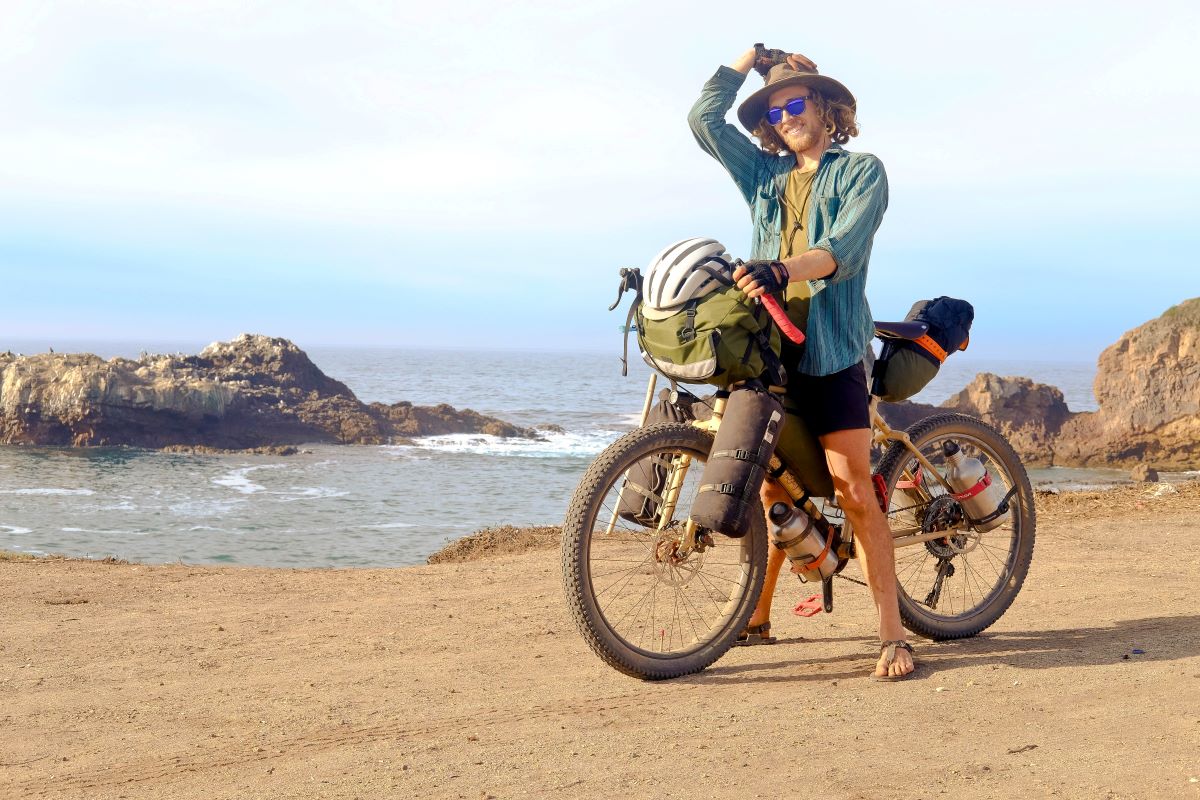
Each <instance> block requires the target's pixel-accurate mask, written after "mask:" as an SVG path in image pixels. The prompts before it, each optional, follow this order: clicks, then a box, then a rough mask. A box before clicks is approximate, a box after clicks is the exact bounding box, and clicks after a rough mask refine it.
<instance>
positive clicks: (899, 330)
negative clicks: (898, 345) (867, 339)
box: [875, 321, 929, 339]
mask: <svg viewBox="0 0 1200 800" xmlns="http://www.w3.org/2000/svg"><path fill="white" fill-rule="evenodd" d="M928 330H929V324H928V323H925V322H911V321H905V322H878V321H876V323H875V335H876V336H878V337H879V338H880V339H920V338H921V337H922V336H924V335H925V332H926V331H928Z"/></svg>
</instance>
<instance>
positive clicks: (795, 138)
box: [779, 126, 821, 153]
mask: <svg viewBox="0 0 1200 800" xmlns="http://www.w3.org/2000/svg"><path fill="white" fill-rule="evenodd" d="M779 138H780V139H782V140H783V143H784V144H785V145H787V148H788V149H789V150H791V151H792V152H793V153H802V152H804V151H806V150H811V149H812V148H813V147H815V146H816V145H817V144H818V143H819V142H820V141H821V137H820V135H819V134H818V133H817V132H816V131H814V130H813V129H812V128H809V127H808V126H805V127H803V128H800V129H799V130H796V131H791V130H789V129H784V130H782V131H779Z"/></svg>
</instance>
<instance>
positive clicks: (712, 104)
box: [688, 66, 767, 204]
mask: <svg viewBox="0 0 1200 800" xmlns="http://www.w3.org/2000/svg"><path fill="white" fill-rule="evenodd" d="M745 81H746V76H745V75H743V74H742V73H740V72H738V71H737V70H735V69H730V68H729V67H724V66H722V67H720V68H718V69H717V71H716V74H714V75H713V76H712V78H710V79H709V80H708V82H707V83H705V84H704V88H703V89H702V90H701V92H700V99H698V100H697V101H696V104H695V105H693V106H692V110H691V111H690V112H688V125H689V126H690V127H691V129H692V135H694V136H695V137H696V142H697V143H699V145H700V147H701V149H703V150H704V152H706V153H708V154H709V155H710V156H712V157H713V158H715V159H716V160H717V161H719V162H720V163H721V166H723V167H725V170H726V171H727V172H728V173H729V175H730V177H732V178H733V182H734V183H735V184H736V185H737V187H738V191H740V192H741V193H742V197H743V198H744V199H745V200H746V202H747V203H751V204H752V203H753V202H754V195H755V191H756V185H757V181H756V178H757V176H758V173H759V171H760V170H761V169H762V168H763V167H764V163H765V160H766V158H767V156H766V154H765V153H763V151H762V150H760V149H759V148H758V146H757V145H755V144H754V142H753V141H751V139H750V137H748V136H746V134H744V133H742V132H741V131H740V130H739V129H738V128H737V127H736V126H734V125H731V124H730V123H728V122H726V121H725V115H726V114H728V113H729V109H730V108H732V107H733V101H734V99H735V98H736V97H737V92H738V89H740V88H741V86H742V84H743V83H745Z"/></svg>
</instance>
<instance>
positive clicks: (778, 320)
mask: <svg viewBox="0 0 1200 800" xmlns="http://www.w3.org/2000/svg"><path fill="white" fill-rule="evenodd" d="M758 299H759V300H761V301H762V304H763V305H764V306H765V307H766V309H767V313H768V314H770V315H771V319H773V320H775V324H776V325H778V326H779V330H780V331H782V332H783V335H784V336H786V337H787V338H788V341H790V342H792V343H793V344H803V343H804V333H803V332H801V330H800V329H799V328H797V327H796V325H795V323H793V322H792V321H791V320H790V319H788V316H787V314H786V313H784V310H783V309H782V308H781V307H780V305H779V301H778V300H776V299H775V298H774V297H772V296H771V295H769V294H764V295H762V296H761V297H759V298H758Z"/></svg>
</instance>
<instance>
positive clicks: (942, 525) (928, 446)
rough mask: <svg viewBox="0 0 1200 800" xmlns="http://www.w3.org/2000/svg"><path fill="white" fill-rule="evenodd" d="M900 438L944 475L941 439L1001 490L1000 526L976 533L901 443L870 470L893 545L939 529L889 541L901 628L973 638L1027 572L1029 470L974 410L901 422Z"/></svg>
mask: <svg viewBox="0 0 1200 800" xmlns="http://www.w3.org/2000/svg"><path fill="white" fill-rule="evenodd" d="M908 435H909V438H910V439H911V440H912V443H913V445H914V446H916V447H917V449H919V450H920V451H921V453H922V455H924V456H925V458H926V459H928V460H929V461H930V462H931V463H932V464H933V466H934V467H935V468H936V469H937V470H938V472H939V473H941V474H943V475H944V474H945V473H946V463H945V456H944V455H943V454H942V444H943V443H945V442H948V441H953V442H956V443H957V444H958V446H959V448H960V449H961V450H962V452H963V454H964V455H965V456H968V457H972V458H977V459H979V461H981V462H982V463H983V466H984V468H986V469H987V471H988V473H989V474H990V475H991V476H992V480H993V482H995V481H999V482H1000V483H1001V484H1002V485H1003V488H1004V491H1005V492H1007V493H1009V501H1008V511H1007V513H1005V514H1004V515H1003V516H1002V517H1001V518H1000V520H1001V521H1000V524H999V525H998V526H997V527H995V528H993V529H992V530H988V531H986V532H984V531H980V530H978V529H977V527H976V526H973V525H972V524H971V523H970V521H969V520H968V519H967V515H966V514H965V513H964V509H963V507H962V506H961V505H960V504H959V502H958V501H957V500H955V499H954V498H953V497H951V496H950V493H949V492H947V491H946V489H945V487H944V486H942V484H941V483H939V482H938V481H937V479H936V478H934V477H932V476H930V475H928V474H927V471H926V470H925V469H924V468H923V467H922V466H921V464H920V462H919V461H918V460H917V459H916V457H915V456H914V455H913V454H912V452H911V451H910V450H909V449H908V448H907V447H905V446H904V445H903V444H901V443H899V442H897V443H895V444H893V445H892V446H891V448H890V449H889V450H888V451H887V453H886V454H885V455H884V457H883V459H882V460H881V461H880V463H879V467H878V469H877V470H876V471H877V473H878V474H879V475H882V476H883V479H884V482H885V484H886V486H887V496H888V522H889V524H890V526H891V528H892V535H893V536H896V537H897V538H898V539H900V541H901V542H902V541H903V537H904V536H914V535H922V534H929V533H935V532H944V533H945V535H944V536H938V537H934V538H931V539H930V540H928V541H925V542H921V543H917V544H911V545H906V546H898V547H897V548H896V581H897V586H898V588H899V597H900V617H901V618H902V619H903V621H904V624H905V626H906V627H907V628H908V629H909V630H911V631H913V632H914V633H917V634H920V635H922V636H927V637H930V638H932V639H961V638H965V637H968V636H974V635H975V634H977V633H979V632H980V631H982V630H985V629H986V628H988V627H989V626H990V625H992V624H993V623H994V622H995V621H996V620H998V619H999V618H1000V617H1001V616H1002V615H1003V614H1004V612H1005V611H1006V610H1007V609H1008V607H1009V606H1010V605H1012V602H1013V600H1014V599H1016V596H1017V593H1018V592H1019V591H1020V590H1021V585H1022V584H1023V583H1024V581H1025V575H1026V574H1027V573H1028V572H1029V562H1030V560H1031V559H1032V558H1033V540H1034V530H1035V528H1036V523H1037V520H1036V515H1035V512H1034V507H1033V489H1032V488H1031V487H1030V485H1029V476H1028V475H1027V474H1026V473H1025V468H1024V467H1023V466H1022V465H1021V460H1020V458H1019V457H1018V456H1017V454H1016V452H1015V451H1014V450H1013V449H1012V446H1011V445H1009V443H1008V441H1007V440H1005V438H1004V436H1003V435H1001V434H1000V432H999V431H997V430H996V429H995V428H993V427H991V426H990V425H988V424H986V423H984V422H982V421H981V420H978V419H975V418H974V417H969V416H966V415H963V414H949V413H947V414H937V415H935V416H932V417H928V418H926V419H924V420H922V421H920V422H918V423H917V424H916V425H914V426H913V427H911V428H909V430H908ZM898 544H899V542H898Z"/></svg>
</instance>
